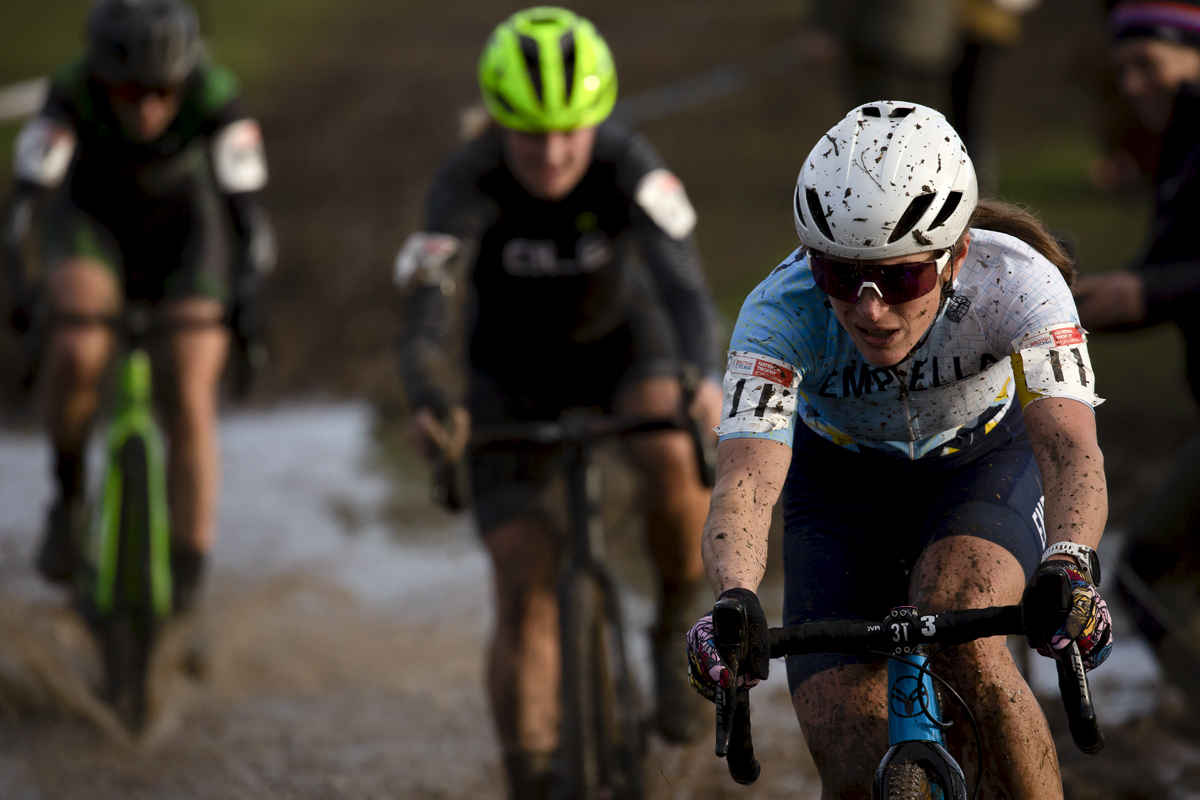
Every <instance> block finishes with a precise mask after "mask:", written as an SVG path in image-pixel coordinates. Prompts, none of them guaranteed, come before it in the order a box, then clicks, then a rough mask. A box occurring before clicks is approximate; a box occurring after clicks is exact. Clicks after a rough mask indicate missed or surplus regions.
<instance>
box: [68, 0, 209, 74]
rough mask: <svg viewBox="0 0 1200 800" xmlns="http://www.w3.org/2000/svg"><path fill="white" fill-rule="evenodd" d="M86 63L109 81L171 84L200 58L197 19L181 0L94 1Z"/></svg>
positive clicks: (192, 10)
mask: <svg viewBox="0 0 1200 800" xmlns="http://www.w3.org/2000/svg"><path fill="white" fill-rule="evenodd" d="M87 43H88V66H89V68H90V69H91V71H92V74H94V75H95V76H96V77H98V78H100V80H102V81H104V82H105V83H107V84H109V85H111V86H117V85H120V84H122V83H136V84H139V85H141V86H146V87H152V88H171V87H174V86H177V85H179V84H180V83H183V81H184V80H185V79H186V78H187V76H188V75H189V74H191V71H192V69H193V68H194V67H195V66H196V62H197V61H198V60H199V59H200V53H201V47H202V45H201V42H200V24H199V21H198V20H197V18H196V11H195V9H193V8H192V7H191V6H190V5H188V4H187V3H185V2H183V0H96V1H95V2H94V3H93V4H92V9H91V12H90V13H89V14H88V23H87Z"/></svg>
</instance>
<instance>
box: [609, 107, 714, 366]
mask: <svg viewBox="0 0 1200 800" xmlns="http://www.w3.org/2000/svg"><path fill="white" fill-rule="evenodd" d="M596 148H597V155H598V157H612V158H613V159H614V161H615V162H616V165H617V183H618V185H619V187H620V189H621V191H622V192H623V193H624V194H625V195H626V196H627V197H629V198H630V200H631V201H632V202H631V203H630V212H631V232H632V234H633V236H634V238H635V239H636V240H637V242H638V245H639V247H640V248H641V251H642V255H643V256H644V257H645V260H646V264H647V265H648V266H649V268H650V273H651V275H652V276H653V278H654V282H655V285H656V287H657V289H658V292H659V296H660V297H661V299H662V303H663V305H664V306H665V307H666V310H667V314H668V316H669V317H670V319H671V323H672V327H673V328H674V330H675V335H676V337H677V339H678V342H679V348H680V353H681V355H682V356H683V358H684V359H685V360H686V361H688V362H690V363H692V364H694V365H696V366H697V367H698V368H699V369H700V370H701V372H703V373H709V372H713V371H715V370H716V367H717V365H716V363H715V362H716V354H717V353H718V352H719V349H720V344H719V343H718V342H717V325H716V319H717V315H716V306H715V305H714V304H713V301H712V295H711V293H710V292H709V288H708V280H707V279H706V277H705V275H704V268H703V267H702V266H701V264H700V255H699V252H698V251H697V249H696V241H695V237H694V236H693V235H692V231H693V229H694V228H695V225H696V212H695V210H694V209H693V208H692V205H691V202H690V201H689V200H688V198H687V193H686V191H685V190H684V187H683V183H682V181H680V180H679V178H677V177H676V176H675V175H674V174H673V173H672V172H670V170H668V169H667V168H666V166H665V165H664V164H663V162H662V158H661V157H660V156H659V155H658V153H657V152H656V151H655V150H654V148H653V147H652V146H651V145H650V143H649V142H648V141H646V139H644V138H643V137H641V136H639V135H638V134H636V133H633V132H631V131H629V130H627V129H625V128H624V127H622V126H619V125H617V124H616V123H606V124H605V125H602V126H601V128H600V131H599V132H598V133H597V143H596ZM609 154H611V155H609Z"/></svg>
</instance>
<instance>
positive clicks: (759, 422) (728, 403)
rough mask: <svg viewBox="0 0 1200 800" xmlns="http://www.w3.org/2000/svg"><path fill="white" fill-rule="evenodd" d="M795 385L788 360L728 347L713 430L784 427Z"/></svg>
mask: <svg viewBox="0 0 1200 800" xmlns="http://www.w3.org/2000/svg"><path fill="white" fill-rule="evenodd" d="M798 386H799V379H798V377H797V373H796V368H795V367H793V366H792V365H791V364H788V363H786V362H783V361H779V360H778V359H774V358H771V357H769V356H764V355H760V354H758V353H750V352H746V351H739V350H733V351H730V353H729V362H728V366H727V367H726V370H725V385H724V389H725V400H724V403H723V404H722V411H721V424H720V425H719V426H718V427H717V428H716V431H717V433H719V434H726V433H767V432H769V431H777V430H782V429H783V428H786V427H788V425H789V424H790V423H791V420H792V416H793V415H794V414H795V413H796V393H797V388H798Z"/></svg>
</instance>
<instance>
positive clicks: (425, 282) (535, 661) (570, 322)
mask: <svg viewBox="0 0 1200 800" xmlns="http://www.w3.org/2000/svg"><path fill="white" fill-rule="evenodd" d="M479 75H480V84H481V88H482V92H483V99H484V102H485V104H486V105H487V107H488V110H489V111H490V112H491V114H492V117H493V119H494V120H495V122H496V123H497V125H496V126H495V127H493V128H492V129H491V130H489V131H488V132H487V133H485V134H484V135H483V136H482V137H480V138H479V139H476V140H475V141H473V142H470V143H468V144H467V145H465V146H464V147H462V148H461V149H459V150H458V151H457V152H455V153H454V154H453V155H451V156H450V158H449V159H447V161H446V162H445V163H444V164H443V165H442V167H441V169H440V170H439V172H438V174H437V176H436V177H435V179H434V181H433V185H432V186H431V187H430V189H429V194H428V199H427V203H426V209H425V229H424V231H423V232H421V233H417V234H414V235H413V236H412V237H411V238H410V239H409V240H408V242H407V243H406V244H405V246H404V248H403V250H402V251H401V253H400V256H399V258H398V260H397V280H398V282H399V283H400V284H401V285H402V286H405V287H406V288H407V306H406V316H405V332H404V341H403V356H404V357H403V371H404V382H405V385H406V387H407V391H408V395H409V399H410V404H411V406H412V409H413V412H414V417H413V423H412V434H413V438H414V440H415V442H416V444H417V446H418V447H419V448H421V449H422V450H423V451H425V452H426V453H427V454H430V455H432V454H434V453H435V452H436V451H438V450H441V451H443V452H446V453H448V454H449V455H451V456H455V455H457V453H459V452H461V450H462V447H463V443H464V442H465V441H466V438H467V436H468V426H469V425H473V424H476V425H488V424H492V423H498V422H502V421H505V420H514V419H515V420H539V419H556V418H557V417H558V416H559V415H560V414H561V413H562V411H563V410H564V409H567V408H571V407H588V406H591V407H599V408H601V409H605V410H615V411H617V412H622V413H627V414H645V415H654V416H671V415H674V414H676V413H677V412H678V411H679V409H680V404H681V400H682V391H681V384H680V380H679V375H680V372H681V366H683V365H685V364H688V365H691V367H693V368H694V369H696V370H698V371H699V373H700V374H702V375H705V376H708V377H706V378H705V379H704V380H703V381H702V382H701V383H700V386H699V389H698V391H697V392H696V396H695V403H694V406H693V412H694V413H696V414H697V415H698V416H699V418H700V419H701V420H702V421H703V422H704V423H705V424H706V425H709V426H712V425H715V424H716V422H717V416H718V414H719V413H720V402H721V393H720V389H719V388H718V386H717V383H716V381H715V379H714V378H712V377H711V376H712V372H713V368H714V360H715V359H714V355H715V353H714V351H715V349H716V348H715V344H716V343H715V330H714V328H715V312H714V309H713V305H712V301H711V299H710V298H709V294H708V289H707V286H706V282H705V278H704V274H703V272H702V270H701V267H700V262H699V259H698V258H697V255H696V250H695V246H694V243H693V238H692V235H691V233H692V228H693V226H694V224H695V213H694V211H693V210H692V207H691V205H690V204H689V202H688V200H687V196H686V195H685V194H684V190H683V186H682V184H681V183H680V182H679V180H678V178H676V177H675V176H674V175H672V174H671V173H670V172H669V171H667V169H666V168H665V167H664V166H663V163H662V161H661V160H660V158H659V156H658V155H657V153H655V152H654V150H653V149H652V148H651V147H650V145H649V144H648V143H647V142H646V141H645V140H644V139H642V138H641V137H640V136H638V135H637V134H635V133H632V132H630V131H629V130H627V129H625V128H623V127H621V126H620V125H618V124H616V123H614V122H606V121H605V119H606V118H607V117H608V115H609V113H610V112H611V110H612V108H613V104H614V103H615V101H616V94H617V82H616V72H615V69H614V67H613V63H612V57H611V55H610V53H609V50H608V47H607V45H606V44H605V42H604V40H603V39H602V38H601V37H600V36H599V34H597V33H596V31H595V29H594V28H593V27H592V25H591V23H589V22H588V21H587V20H584V19H582V18H580V17H578V16H576V15H575V14H572V13H571V12H569V11H566V10H564V9H559V8H535V9H529V10H527V11H523V12H520V13H518V14H515V15H514V16H513V17H511V18H510V19H508V20H507V21H505V22H504V23H502V24H501V25H500V26H499V27H498V28H497V29H496V30H495V32H494V33H493V34H492V36H491V38H490V39H489V41H488V44H487V46H486V48H485V50H484V52H483V56H482V59H481V61H480V68H479ZM635 251H636V252H637V253H638V254H639V256H640V259H639V258H637V257H635V256H634V252H635ZM460 333H464V334H465V337H466V339H467V348H468V351H469V357H468V360H469V362H470V369H469V377H468V379H467V381H466V382H467V384H468V386H467V390H466V397H465V399H462V400H459V399H457V398H456V397H455V396H454V393H453V391H452V387H453V384H454V375H455V372H456V371H457V365H456V364H455V363H454V361H453V360H452V359H451V357H450V354H451V349H452V348H451V343H452V342H453V340H454V339H455V338H456V336H458V335H459V334H460ZM630 449H631V451H632V454H633V456H634V459H635V461H636V462H637V464H638V466H639V467H640V470H641V473H642V478H643V482H644V490H645V491H644V494H645V499H646V501H647V526H648V529H649V538H650V546H651V550H652V552H653V555H654V558H655V561H656V562H657V564H658V568H659V573H660V577H661V580H662V589H663V601H662V606H661V609H660V616H659V622H658V626H657V629H656V631H655V665H656V677H657V692H658V724H659V728H660V730H661V731H662V733H663V734H664V735H665V736H666V737H667V738H669V739H672V740H686V739H691V738H694V737H695V736H697V735H698V734H699V733H700V732H701V731H702V730H703V728H704V722H705V720H706V718H707V715H706V714H705V709H704V707H703V704H702V703H700V704H698V703H696V698H695V695H694V694H693V693H691V691H690V689H689V688H688V687H687V682H686V671H687V668H686V662H685V650H684V640H683V637H684V634H685V633H686V631H687V628H688V626H689V625H690V624H691V620H690V619H689V618H688V613H689V612H690V611H692V610H693V606H694V605H696V604H697V603H699V604H700V605H701V606H702V607H703V606H705V605H707V603H710V602H711V601H712V596H711V594H710V593H709V590H708V588H707V583H706V581H705V580H704V568H703V565H702V564H701V560H700V533H701V526H702V524H703V522H704V516H705V514H706V512H707V508H708V499H709V492H708V491H707V490H705V489H704V488H703V487H702V485H701V483H700V480H699V474H698V469H697V465H696V461H695V455H694V452H693V450H692V445H691V443H690V441H689V439H688V437H687V435H686V434H683V433H679V432H667V433H659V434H652V435H646V436H639V437H636V441H631V442H630ZM554 459H555V450H554V449H552V448H541V447H535V446H530V447H524V448H515V449H514V448H507V449H504V450H497V449H494V448H489V449H486V450H483V451H480V452H477V453H472V454H471V457H470V468H471V475H472V481H473V485H474V493H475V513H476V516H477V519H478V522H479V526H480V528H481V530H482V533H483V537H484V541H485V543H486V545H487V548H488V551H489V553H490V555H491V557H492V563H493V566H494V570H495V577H496V589H497V630H496V634H495V638H494V640H493V643H492V650H491V656H490V662H489V677H488V688H489V692H490V695H491V700H492V706H493V711H494V714H495V717H496V722H497V727H498V731H499V735H500V740H501V743H502V746H503V749H504V753H505V763H506V766H507V768H508V771H509V776H510V779H511V783H512V788H513V794H514V796H515V797H520V798H525V797H541V796H542V793H543V792H544V791H545V784H546V780H547V777H548V775H549V769H550V759H551V756H552V753H553V751H554V749H555V748H556V747H557V734H558V717H559V708H558V688H557V687H558V669H559V665H558V645H557V640H558V609H557V605H556V600H555V578H556V575H557V571H558V566H559V555H560V551H561V546H562V533H561V531H560V530H559V528H558V526H556V525H555V524H554V523H553V522H552V520H553V519H554V515H553V514H551V513H549V512H548V511H547V506H546V504H545V502H544V500H545V498H546V495H547V493H548V490H549V487H550V486H551V485H552V483H553V481H552V478H553V477H554V473H555V471H554V469H553V463H554Z"/></svg>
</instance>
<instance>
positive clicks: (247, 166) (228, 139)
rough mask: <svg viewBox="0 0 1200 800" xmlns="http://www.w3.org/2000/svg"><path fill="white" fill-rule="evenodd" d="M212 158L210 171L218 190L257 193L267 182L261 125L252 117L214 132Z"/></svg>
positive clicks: (233, 192) (235, 192)
mask: <svg viewBox="0 0 1200 800" xmlns="http://www.w3.org/2000/svg"><path fill="white" fill-rule="evenodd" d="M212 160H213V173H214V174H215V175H216V176H217V184H218V185H219V186H220V187H221V190H222V191H225V192H229V193H232V194H238V193H240V192H257V191H258V190H259V189H261V188H263V187H264V186H266V185H267V156H266V153H265V152H264V150H263V136H262V128H260V127H259V125H258V123H257V122H256V121H254V120H252V119H242V120H238V121H237V122H231V123H230V124H228V125H226V126H225V127H224V128H222V129H221V130H219V131H217V134H216V136H215V138H214V139H213V145H212Z"/></svg>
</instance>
